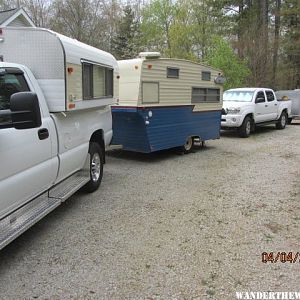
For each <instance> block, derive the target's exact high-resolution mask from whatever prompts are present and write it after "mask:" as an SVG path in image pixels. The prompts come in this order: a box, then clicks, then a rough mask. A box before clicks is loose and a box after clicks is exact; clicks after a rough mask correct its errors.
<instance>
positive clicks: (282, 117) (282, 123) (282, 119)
mask: <svg viewBox="0 0 300 300" xmlns="http://www.w3.org/2000/svg"><path fill="white" fill-rule="evenodd" d="M285 123H286V117H285V115H284V114H283V115H282V116H281V126H282V127H284V126H285Z"/></svg>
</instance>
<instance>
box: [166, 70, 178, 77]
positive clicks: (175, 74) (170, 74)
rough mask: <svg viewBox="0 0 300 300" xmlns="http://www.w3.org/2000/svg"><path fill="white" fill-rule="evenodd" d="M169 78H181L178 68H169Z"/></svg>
mask: <svg viewBox="0 0 300 300" xmlns="http://www.w3.org/2000/svg"><path fill="white" fill-rule="evenodd" d="M167 77H168V78H179V69H178V68H170V67H168V68H167Z"/></svg>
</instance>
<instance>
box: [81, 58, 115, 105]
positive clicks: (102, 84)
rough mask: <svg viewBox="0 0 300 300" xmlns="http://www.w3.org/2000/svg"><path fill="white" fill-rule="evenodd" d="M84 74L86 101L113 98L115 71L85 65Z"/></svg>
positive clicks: (84, 95) (84, 97)
mask: <svg viewBox="0 0 300 300" xmlns="http://www.w3.org/2000/svg"><path fill="white" fill-rule="evenodd" d="M82 74H83V80H82V83H83V99H84V100H90V99H96V98H103V97H112V96H113V69H110V68H107V67H103V66H99V65H93V64H90V63H83V64H82Z"/></svg>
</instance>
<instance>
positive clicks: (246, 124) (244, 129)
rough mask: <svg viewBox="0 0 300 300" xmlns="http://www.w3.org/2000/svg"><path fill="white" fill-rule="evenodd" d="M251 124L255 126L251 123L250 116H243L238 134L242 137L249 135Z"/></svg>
mask: <svg viewBox="0 0 300 300" xmlns="http://www.w3.org/2000/svg"><path fill="white" fill-rule="evenodd" d="M253 126H255V124H252V121H251V118H250V117H248V116H247V117H245V119H244V121H243V124H242V125H241V126H240V127H239V129H238V133H239V136H240V137H242V138H247V137H249V136H250V133H251V131H252V128H253ZM254 128H255V127H254Z"/></svg>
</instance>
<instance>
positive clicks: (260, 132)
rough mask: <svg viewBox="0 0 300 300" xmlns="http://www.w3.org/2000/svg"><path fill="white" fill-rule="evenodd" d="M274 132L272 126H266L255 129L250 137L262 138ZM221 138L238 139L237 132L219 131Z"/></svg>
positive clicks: (233, 130)
mask: <svg viewBox="0 0 300 300" xmlns="http://www.w3.org/2000/svg"><path fill="white" fill-rule="evenodd" d="M274 130H276V128H275V126H274V125H266V126H258V127H256V128H255V132H253V133H251V135H250V137H251V136H255V137H259V136H263V135H265V134H269V133H270V132H272V131H274ZM221 137H222V138H226V137H237V138H240V137H239V135H238V132H237V130H235V129H232V130H221Z"/></svg>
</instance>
